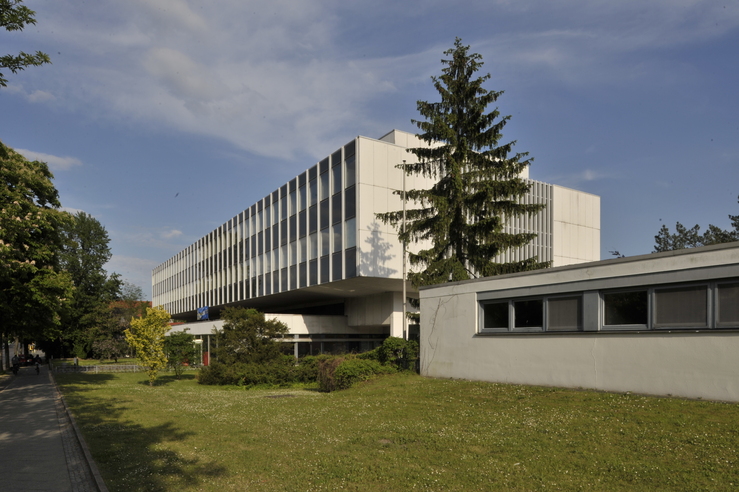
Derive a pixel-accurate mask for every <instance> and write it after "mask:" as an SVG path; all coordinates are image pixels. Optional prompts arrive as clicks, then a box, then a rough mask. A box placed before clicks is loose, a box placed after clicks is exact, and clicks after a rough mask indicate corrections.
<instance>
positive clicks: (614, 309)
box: [420, 242, 739, 401]
mask: <svg viewBox="0 0 739 492" xmlns="http://www.w3.org/2000/svg"><path fill="white" fill-rule="evenodd" d="M420 300H421V336H420V339H421V344H420V345H421V374H422V375H425V376H432V377H443V378H461V379H475V380H483V381H493V382H504V383H517V384H533V385H545V386H563V387H582V388H593V389H599V390H607V391H632V392H638V393H646V394H655V395H678V396H684V397H691V398H709V399H715V400H730V401H739V357H737V354H739V243H737V242H735V243H729V244H725V245H716V246H706V247H702V248H694V249H686V250H681V251H669V252H664V253H656V254H650V255H643V256H635V257H630V258H619V259H612V260H606V261H599V262H592V263H587V264H582V265H570V266H564V267H559V268H552V269H547V270H539V271H536V272H526V273H519V274H512V275H501V276H499V277H489V278H482V279H477V280H469V281H465V282H456V283H450V284H444V285H440V286H433V287H424V288H422V289H421V291H420Z"/></svg>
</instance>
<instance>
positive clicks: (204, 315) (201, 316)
mask: <svg viewBox="0 0 739 492" xmlns="http://www.w3.org/2000/svg"><path fill="white" fill-rule="evenodd" d="M206 319H210V318H208V306H204V307H201V308H198V321H203V320H206Z"/></svg>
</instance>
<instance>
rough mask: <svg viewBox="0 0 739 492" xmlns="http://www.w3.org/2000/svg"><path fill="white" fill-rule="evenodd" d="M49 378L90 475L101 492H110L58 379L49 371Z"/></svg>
mask: <svg viewBox="0 0 739 492" xmlns="http://www.w3.org/2000/svg"><path fill="white" fill-rule="evenodd" d="M49 378H50V379H51V381H52V382H53V383H54V390H55V391H56V396H57V398H59V400H60V401H61V402H62V405H63V406H64V412H65V413H66V414H67V418H69V421H70V422H71V424H72V429H74V435H75V436H76V437H77V442H78V443H79V444H80V448H82V453H84V455H85V461H87V466H88V468H89V469H90V473H91V474H92V477H93V478H94V479H95V485H97V488H98V490H99V491H100V492H109V491H108V487H107V486H106V485H105V481H104V480H103V477H102V475H100V470H98V467H97V464H96V463H95V460H94V459H92V453H90V448H88V447H87V443H86V442H85V438H84V437H83V436H82V432H81V431H80V429H79V427H77V422H76V421H75V420H74V416H72V412H70V411H69V406H67V401H66V400H65V399H64V395H62V392H61V391H60V390H59V386H58V385H57V384H56V379H54V376H53V374H52V372H51V371H49Z"/></svg>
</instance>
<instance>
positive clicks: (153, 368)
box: [124, 306, 170, 386]
mask: <svg viewBox="0 0 739 492" xmlns="http://www.w3.org/2000/svg"><path fill="white" fill-rule="evenodd" d="M169 319H170V316H169V313H168V312H167V311H166V310H165V309H164V308H163V307H162V306H157V307H155V308H146V316H144V317H143V318H133V319H132V320H131V327H130V328H128V329H127V330H126V331H125V332H124V333H125V335H126V341H127V342H128V343H129V345H131V346H132V347H133V348H134V349H135V350H136V355H137V357H138V358H139V361H140V363H141V365H142V366H144V367H146V369H147V371H148V373H149V385H150V386H154V381H155V380H156V378H157V373H158V372H159V371H160V370H162V369H164V368H165V367H166V366H167V355H166V354H165V353H164V341H165V339H164V335H165V334H166V333H167V330H169V325H168V324H167V323H168V322H169Z"/></svg>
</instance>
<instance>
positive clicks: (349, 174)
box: [344, 156, 356, 188]
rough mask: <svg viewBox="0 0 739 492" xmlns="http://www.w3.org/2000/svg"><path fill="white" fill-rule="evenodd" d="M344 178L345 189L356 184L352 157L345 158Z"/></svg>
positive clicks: (354, 164) (354, 163) (354, 165)
mask: <svg viewBox="0 0 739 492" xmlns="http://www.w3.org/2000/svg"><path fill="white" fill-rule="evenodd" d="M345 165H346V176H344V180H345V181H346V187H347V188H348V187H350V186H352V185H354V184H355V183H356V177H355V169H356V162H355V158H354V156H351V157H347V158H346V164H345Z"/></svg>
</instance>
